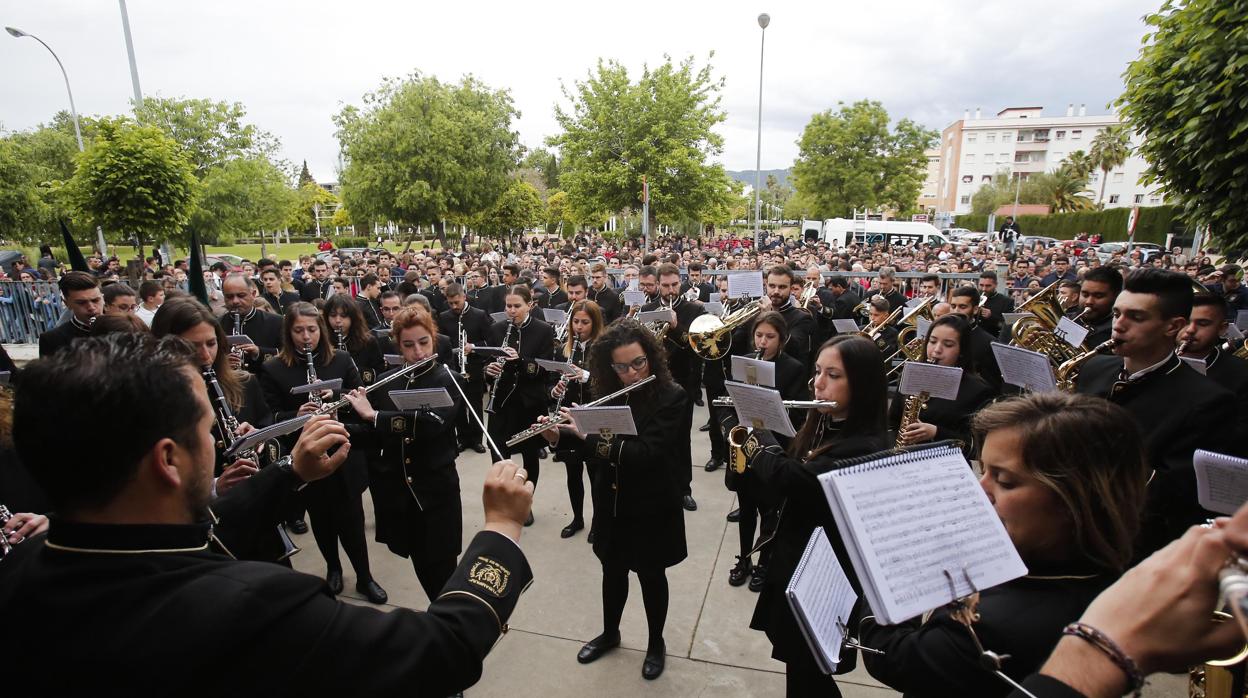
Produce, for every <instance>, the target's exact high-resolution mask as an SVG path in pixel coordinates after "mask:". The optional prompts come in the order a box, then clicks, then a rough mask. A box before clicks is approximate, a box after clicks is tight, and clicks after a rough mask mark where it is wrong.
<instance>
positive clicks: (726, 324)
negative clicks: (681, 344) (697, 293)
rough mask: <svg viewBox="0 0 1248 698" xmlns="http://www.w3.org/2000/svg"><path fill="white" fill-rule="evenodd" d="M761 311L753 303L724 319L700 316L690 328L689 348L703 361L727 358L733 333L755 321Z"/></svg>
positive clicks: (760, 308) (756, 304)
mask: <svg viewBox="0 0 1248 698" xmlns="http://www.w3.org/2000/svg"><path fill="white" fill-rule="evenodd" d="M761 311H762V306H761V305H759V303H758V301H751V302H750V303H749V304H747V305H746V306H744V307H742V308H741V309H740V310H734V311H732V312H731V313H728V314H727V315H725V316H724V317H722V318H719V317H715V316H714V315H699V316H698V317H696V318H694V319H693V323H692V324H691V325H690V326H689V346H690V347H691V348H692V349H693V352H694V353H695V354H697V355H698V356H700V357H702V359H703V360H705V361H718V360H719V359H722V358H724V357H725V356H727V355H728V350H729V349H731V348H732V333H733V331H734V330H736V329H737V328H738V327H741V326H742V325H744V324H746V323H747V322H750V321H751V320H753V319H754V318H755V316H757V315H758V314H759V312H761Z"/></svg>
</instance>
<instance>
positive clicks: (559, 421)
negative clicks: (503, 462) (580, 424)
mask: <svg viewBox="0 0 1248 698" xmlns="http://www.w3.org/2000/svg"><path fill="white" fill-rule="evenodd" d="M657 377H658V376H655V375H653V374H652V375H649V376H646V377H645V378H642V379H641V380H639V381H637V382H636V383H633V384H632V385H626V386H624V387H623V388H620V389H619V390H617V391H615V392H614V393H611V394H610V395H605V396H603V397H600V398H598V399H597V400H594V401H593V402H587V403H585V404H584V405H581V407H597V406H599V405H602V404H604V403H607V402H611V401H612V400H614V399H615V398H617V397H619V396H621V395H624V394H626V393H629V392H632V391H634V390H636V389H637V388H640V387H641V386H643V385H645V384H647V383H649V382H650V381H652V380H654V379H655V378H657ZM568 421H569V420H568V419H566V418H564V417H562V416H561V417H556V418H554V419H551V420H550V421H548V422H541V423H539V424H534V425H533V426H531V427H529V428H528V429H525V430H524V431H522V432H520V433H519V434H516V435H515V436H513V437H511V438H510V439H508V440H507V447H508V448H510V447H512V446H515V445H516V444H518V443H520V442H522V441H527V440H529V439H531V438H533V437H534V436H537V435H538V434H540V433H542V432H544V431H549V430H550V429H553V428H555V427H557V426H560V425H563V424H567V423H568Z"/></svg>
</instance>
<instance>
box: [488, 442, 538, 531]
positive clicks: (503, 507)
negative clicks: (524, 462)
mask: <svg viewBox="0 0 1248 698" xmlns="http://www.w3.org/2000/svg"><path fill="white" fill-rule="evenodd" d="M481 502H482V504H483V505H484V508H485V529H486V530H488V531H495V532H497V533H501V534H503V535H504V536H507V537H508V538H510V539H512V540H513V541H519V540H520V531H521V530H523V528H524V522H525V520H527V519H528V518H529V512H530V511H532V509H533V483H532V482H529V478H528V473H526V472H525V470H524V468H522V467H520V466H518V465H516V463H515V462H513V461H511V460H500V461H498V462H496V463H494V464H493V465H491V466H490V470H489V472H487V473H486V474H485V491H484V492H483V493H482V495H481Z"/></svg>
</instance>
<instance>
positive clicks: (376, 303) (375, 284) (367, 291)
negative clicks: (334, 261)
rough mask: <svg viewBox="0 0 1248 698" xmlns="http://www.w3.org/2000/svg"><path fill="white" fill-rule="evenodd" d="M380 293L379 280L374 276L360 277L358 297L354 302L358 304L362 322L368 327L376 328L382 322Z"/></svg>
mask: <svg viewBox="0 0 1248 698" xmlns="http://www.w3.org/2000/svg"><path fill="white" fill-rule="evenodd" d="M381 293H382V288H381V280H380V279H378V278H377V275H376V274H365V275H364V276H362V277H360V295H359V296H357V297H356V299H355V302H356V303H358V304H359V306H360V313H362V314H363V315H364V322H365V323H366V324H367V326H368V327H377V326H378V325H380V324H381V322H382V317H381Z"/></svg>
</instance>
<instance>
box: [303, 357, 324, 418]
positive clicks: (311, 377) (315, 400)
mask: <svg viewBox="0 0 1248 698" xmlns="http://www.w3.org/2000/svg"><path fill="white" fill-rule="evenodd" d="M303 354H304V356H306V357H308V374H307V377H308V385H311V384H313V383H316V382H317V381H319V380H320V378H317V376H316V354H313V353H312V343H311V342H308V343H306V344H304V345H303ZM308 402H310V403H312V404H313V405H316V406H317V407H318V408H319V407H320V406H321V405H323V404H324V402H325V401H324V400H322V399H321V394H320V392H318V391H316V390H310V391H308Z"/></svg>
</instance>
